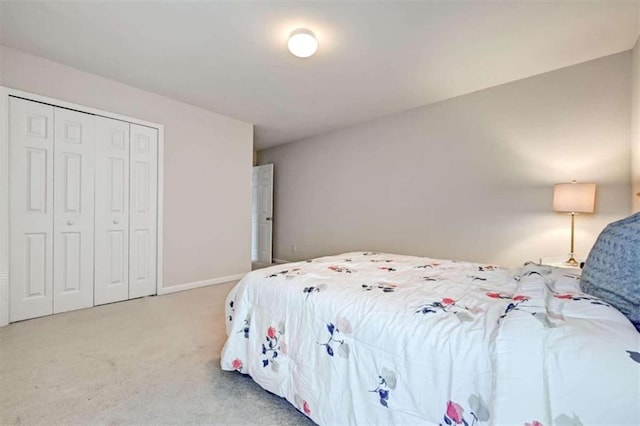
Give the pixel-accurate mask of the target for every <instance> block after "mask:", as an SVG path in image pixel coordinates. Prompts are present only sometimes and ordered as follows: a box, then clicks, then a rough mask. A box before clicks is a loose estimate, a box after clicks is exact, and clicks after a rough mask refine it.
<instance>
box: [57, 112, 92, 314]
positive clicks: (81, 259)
mask: <svg viewBox="0 0 640 426" xmlns="http://www.w3.org/2000/svg"><path fill="white" fill-rule="evenodd" d="M54 119H55V120H54V126H55V129H54V161H53V163H54V164H53V170H54V172H53V183H54V189H53V198H54V212H53V313H54V314H55V313H58V312H66V311H71V310H74V309H81V308H88V307H90V306H93V229H94V213H93V208H94V180H93V179H94V157H95V142H96V135H95V116H94V115H91V114H85V113H82V112H77V111H72V110H68V109H64V108H55V109H54Z"/></svg>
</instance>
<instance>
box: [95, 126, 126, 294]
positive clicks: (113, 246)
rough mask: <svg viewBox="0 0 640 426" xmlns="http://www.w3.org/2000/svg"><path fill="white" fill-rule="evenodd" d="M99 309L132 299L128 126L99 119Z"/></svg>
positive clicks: (97, 205) (97, 155)
mask: <svg viewBox="0 0 640 426" xmlns="http://www.w3.org/2000/svg"><path fill="white" fill-rule="evenodd" d="M95 197H96V207H95V209H96V212H95V213H96V215H95V222H96V223H95V295H94V301H95V304H96V305H102V304H104V303H111V302H118V301H120V300H126V299H128V298H129V123H126V122H124V121H119V120H113V119H110V118H104V117H96V191H95Z"/></svg>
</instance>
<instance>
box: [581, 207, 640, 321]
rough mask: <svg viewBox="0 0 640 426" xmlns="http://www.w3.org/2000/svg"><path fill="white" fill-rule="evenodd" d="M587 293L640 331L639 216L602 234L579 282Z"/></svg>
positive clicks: (631, 217)
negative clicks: (622, 315) (610, 306)
mask: <svg viewBox="0 0 640 426" xmlns="http://www.w3.org/2000/svg"><path fill="white" fill-rule="evenodd" d="M580 287H581V288H582V291H584V292H585V293H589V294H591V295H593V296H596V297H599V298H601V299H603V300H604V301H606V302H608V303H610V304H611V305H612V306H615V307H616V308H618V310H619V311H620V312H622V313H623V314H625V315H626V316H627V318H629V319H630V320H631V322H632V323H633V325H635V327H636V329H638V331H640V213H636V214H634V215H632V216H629V217H627V218H625V219H622V220H619V221H617V222H613V223H611V224H609V225H607V227H606V228H605V229H604V230H603V231H602V233H600V236H599V237H598V239H597V241H596V243H595V245H594V246H593V248H592V249H591V252H590V253H589V256H588V257H587V261H586V262H585V265H584V269H583V271H582V278H581V280H580Z"/></svg>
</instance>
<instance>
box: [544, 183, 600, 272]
mask: <svg viewBox="0 0 640 426" xmlns="http://www.w3.org/2000/svg"><path fill="white" fill-rule="evenodd" d="M595 202H596V184H595V183H577V182H576V181H575V180H574V181H573V182H571V183H557V184H555V185H554V187H553V210H554V211H557V212H561V213H569V214H570V215H571V251H570V252H569V260H567V261H566V262H565V263H566V264H567V265H571V266H578V261H577V260H576V258H575V253H574V250H573V234H574V227H575V216H576V214H578V213H593V212H594V210H595Z"/></svg>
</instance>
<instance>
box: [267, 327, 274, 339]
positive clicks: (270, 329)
mask: <svg viewBox="0 0 640 426" xmlns="http://www.w3.org/2000/svg"><path fill="white" fill-rule="evenodd" d="M267 336H269V338H270V339H273V338H275V337H276V329H275V328H273V327H269V329H268V330H267Z"/></svg>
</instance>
